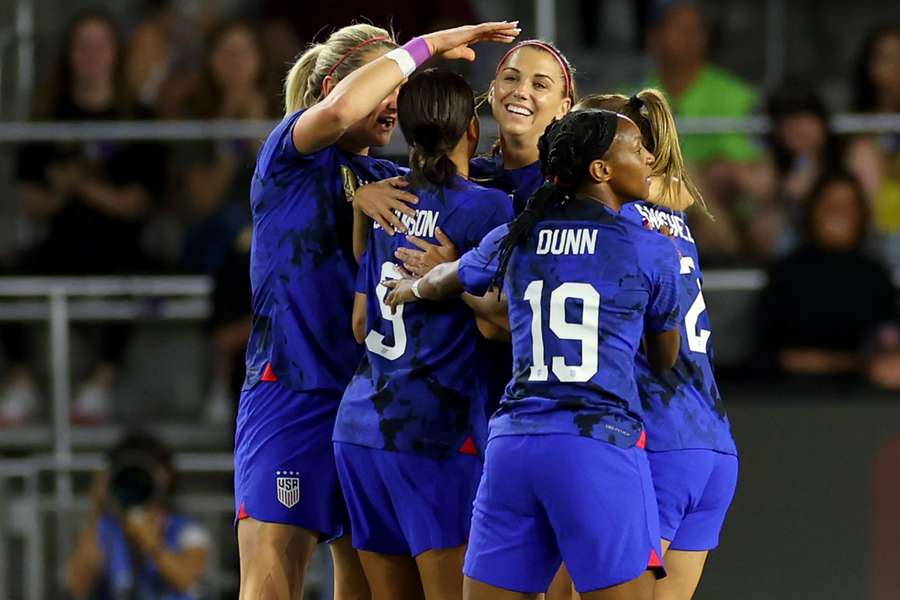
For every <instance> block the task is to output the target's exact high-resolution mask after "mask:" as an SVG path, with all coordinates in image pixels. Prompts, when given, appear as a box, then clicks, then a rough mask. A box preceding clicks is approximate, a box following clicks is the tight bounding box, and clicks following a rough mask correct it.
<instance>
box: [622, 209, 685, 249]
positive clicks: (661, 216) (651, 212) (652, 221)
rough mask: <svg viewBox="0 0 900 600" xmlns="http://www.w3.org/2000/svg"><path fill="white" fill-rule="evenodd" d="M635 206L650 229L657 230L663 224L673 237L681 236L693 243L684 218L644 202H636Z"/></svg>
mask: <svg viewBox="0 0 900 600" xmlns="http://www.w3.org/2000/svg"><path fill="white" fill-rule="evenodd" d="M635 208H636V209H637V210H638V212H639V213H641V217H643V219H644V221H645V223H646V224H647V225H649V226H650V228H651V229H653V230H655V231H659V230H660V229H661V228H662V227H663V226H666V227H668V228H669V233H670V234H671V235H673V236H675V237H678V238H681V239H683V240H685V241H688V242H690V243H692V244H695V243H696V242H694V238H693V237H691V229H690V228H689V227H688V225H687V223H685V222H684V219H683V218H681V217H679V216H678V215H673V214H672V213H670V212H667V211H664V210H659V209H657V208H654V207H652V206H647V205H646V204H637V205H635Z"/></svg>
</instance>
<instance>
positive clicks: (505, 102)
mask: <svg viewBox="0 0 900 600" xmlns="http://www.w3.org/2000/svg"><path fill="white" fill-rule="evenodd" d="M575 98H576V87H575V69H574V68H573V67H572V66H571V64H570V63H569V60H568V59H567V58H566V57H565V55H564V54H563V53H562V52H560V51H559V50H557V49H556V47H555V46H554V45H553V44H551V43H549V42H544V41H541V40H524V41H522V42H519V43H517V44H516V45H515V46H513V47H512V48H510V50H509V51H508V52H507V53H506V54H504V55H503V57H502V58H501V59H500V62H499V63H497V72H496V76H495V78H494V80H493V81H492V82H491V86H490V88H489V90H488V101H489V103H490V106H491V112H492V114H493V116H494V119H495V120H496V121H497V126H498V129H499V133H500V137H499V139H498V141H497V144H496V145H495V147H494V150H493V152H492V153H491V155H490V156H479V157H475V158H473V159H472V160H471V162H470V163H469V175H470V177H471V178H472V179H473V180H474V181H477V182H478V183H479V184H481V185H483V186H485V187H491V188H496V189H499V190H502V191H504V192H506V193H507V194H509V196H510V199H511V200H512V203H513V209H514V210H515V212H516V214H518V213H519V212H521V211H522V209H523V208H524V206H525V202H526V201H527V200H528V198H530V197H531V196H532V195H533V194H534V193H535V192H536V191H537V190H538V188H539V187H541V184H543V183H544V176H543V175H542V174H541V164H540V161H539V160H538V148H537V141H538V138H540V136H541V135H542V134H543V133H544V130H545V129H546V128H547V125H549V124H550V122H551V121H552V120H554V119H558V118H560V117H562V116H563V115H565V114H566V113H567V112H569V109H571V107H572V105H573V104H574V102H575ZM403 185H405V183H404V182H397V181H396V180H391V183H387V182H381V183H373V184H369V185H365V186H362V187H360V189H359V190H357V192H356V194H355V195H354V198H353V204H354V206H356V207H358V208H360V209H361V210H362V211H363V212H364V213H365V214H367V215H368V216H370V217H371V218H373V219H375V220H376V221H377V222H378V223H379V224H380V225H381V226H382V227H383V228H385V229H386V230H387V231H388V232H390V231H393V230H394V229H396V230H398V231H405V226H404V225H403V224H402V222H401V220H400V218H399V217H398V216H397V215H396V213H395V212H391V210H392V209H394V210H396V209H399V208H402V203H400V202H397V201H398V200H399V201H409V200H410V199H411V198H412V196H410V195H409V194H408V193H407V192H404V191H401V190H398V189H396V188H397V187H398V186H403ZM411 241H412V243H413V244H414V245H415V246H417V247H418V248H420V249H421V250H417V249H416V248H399V249H398V257H399V258H401V259H402V260H404V261H405V265H404V266H405V267H406V268H407V269H408V270H409V271H410V272H412V273H414V274H418V275H424V274H425V273H427V272H428V270H429V269H430V268H431V267H434V266H435V265H436V264H438V263H440V262H446V261H447V260H455V259H456V258H457V253H456V249H455V248H452V245H450V244H449V242H448V240H447V239H446V236H442V235H438V241H439V242H441V244H442V246H443V247H442V246H441V245H437V244H430V243H427V242H425V241H424V240H421V239H419V238H417V237H415V236H413V237H412V238H411Z"/></svg>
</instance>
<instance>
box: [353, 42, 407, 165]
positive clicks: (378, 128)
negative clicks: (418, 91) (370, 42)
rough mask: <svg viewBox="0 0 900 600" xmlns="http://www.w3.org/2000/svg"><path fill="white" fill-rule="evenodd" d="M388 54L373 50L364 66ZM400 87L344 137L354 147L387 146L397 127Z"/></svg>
mask: <svg viewBox="0 0 900 600" xmlns="http://www.w3.org/2000/svg"><path fill="white" fill-rule="evenodd" d="M387 53H388V50H387V49H377V50H372V51H370V52H368V53H367V54H366V57H365V62H364V64H368V63H369V62H371V61H373V60H375V59H376V58H378V57H380V56H383V55H385V54H387ZM399 93H400V86H397V88H396V89H395V90H394V91H393V92H391V94H390V95H389V96H388V97H387V98H385V99H384V100H382V101H381V104H379V105H378V107H377V108H376V109H375V110H373V111H372V112H370V113H369V114H368V115H366V116H365V118H363V119H360V120H359V121H357V122H356V123H354V124H353V125H351V126H350V127H349V128H348V129H347V131H346V132H345V133H344V136H345V137H347V138H348V139H351V140H352V141H353V145H357V146H360V147H363V148H368V147H370V146H386V145H387V144H389V143H390V141H391V135H393V133H394V129H395V128H396V127H397V94H399Z"/></svg>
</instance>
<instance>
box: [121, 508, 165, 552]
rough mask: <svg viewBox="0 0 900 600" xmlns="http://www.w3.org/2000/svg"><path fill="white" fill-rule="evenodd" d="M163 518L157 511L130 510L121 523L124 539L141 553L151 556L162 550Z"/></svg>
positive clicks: (152, 509) (151, 509)
mask: <svg viewBox="0 0 900 600" xmlns="http://www.w3.org/2000/svg"><path fill="white" fill-rule="evenodd" d="M164 518H165V517H164V516H163V514H162V512H161V511H160V510H158V509H154V508H149V509H143V508H132V509H130V510H129V511H128V512H127V513H126V515H125V518H124V520H123V523H122V526H123V529H124V531H125V537H127V538H128V540H129V541H130V542H131V543H132V544H134V545H135V546H137V547H138V548H139V549H140V550H141V552H143V553H144V554H146V555H148V556H153V555H155V554H156V553H157V552H159V551H160V550H161V549H162V548H163V525H164Z"/></svg>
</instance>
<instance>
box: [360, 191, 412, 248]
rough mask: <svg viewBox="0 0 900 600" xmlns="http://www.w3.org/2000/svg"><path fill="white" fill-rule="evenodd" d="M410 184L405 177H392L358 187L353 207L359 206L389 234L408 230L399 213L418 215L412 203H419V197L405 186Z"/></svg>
mask: <svg viewBox="0 0 900 600" xmlns="http://www.w3.org/2000/svg"><path fill="white" fill-rule="evenodd" d="M408 185H409V182H408V181H406V179H404V178H403V177H391V178H390V179H385V180H383V181H376V182H375V183H369V184H367V185H364V186H360V187H359V188H357V190H356V192H354V193H353V208H357V209H359V210H361V211H363V213H365V214H366V216H368V217H369V218H370V219H372V220H373V221H375V222H376V223H378V224H379V225H381V228H382V229H384V230H385V231H386V232H387V234H388V235H394V232H395V231H400V232H406V226H405V225H403V222H402V221H401V220H400V217H399V216H398V215H400V214H403V215H407V216H410V217H415V216H416V209H415V208H413V206H411V205H416V204H418V203H419V199H418V198H417V197H415V196H414V195H412V194H410V193H409V192H405V191H403V188H405V187H406V186H408Z"/></svg>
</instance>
